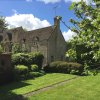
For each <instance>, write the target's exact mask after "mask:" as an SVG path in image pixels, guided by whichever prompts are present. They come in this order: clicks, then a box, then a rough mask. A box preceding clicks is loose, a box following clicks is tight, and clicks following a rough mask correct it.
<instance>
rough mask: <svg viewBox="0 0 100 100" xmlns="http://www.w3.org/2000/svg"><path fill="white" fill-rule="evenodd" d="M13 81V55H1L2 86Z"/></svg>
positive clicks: (0, 82) (0, 73)
mask: <svg viewBox="0 0 100 100" xmlns="http://www.w3.org/2000/svg"><path fill="white" fill-rule="evenodd" d="M11 80H12V67H11V55H10V54H0V85H1V84H5V83H7V82H10V81H11Z"/></svg>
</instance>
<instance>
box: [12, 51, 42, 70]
mask: <svg viewBox="0 0 100 100" xmlns="http://www.w3.org/2000/svg"><path fill="white" fill-rule="evenodd" d="M43 58H44V57H43V55H42V54H41V53H40V52H36V53H32V52H31V53H27V54H26V53H17V54H12V65H13V66H15V65H25V66H30V65H32V64H36V65H37V66H38V67H39V69H41V68H42V63H43Z"/></svg>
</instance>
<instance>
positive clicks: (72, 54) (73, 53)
mask: <svg viewBox="0 0 100 100" xmlns="http://www.w3.org/2000/svg"><path fill="white" fill-rule="evenodd" d="M66 58H68V60H69V61H74V62H75V61H76V59H77V57H76V51H75V50H73V49H69V50H68V51H67V52H66Z"/></svg>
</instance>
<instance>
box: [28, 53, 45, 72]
mask: <svg viewBox="0 0 100 100" xmlns="http://www.w3.org/2000/svg"><path fill="white" fill-rule="evenodd" d="M29 55H30V58H31V59H32V63H31V64H36V65H38V68H39V70H40V69H41V68H42V63H43V58H44V56H43V54H41V53H40V52H36V53H34V52H31V53H30V54H29Z"/></svg>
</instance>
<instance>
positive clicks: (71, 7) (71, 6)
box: [69, 2, 75, 10]
mask: <svg viewBox="0 0 100 100" xmlns="http://www.w3.org/2000/svg"><path fill="white" fill-rule="evenodd" d="M74 6H75V2H73V3H72V4H71V5H70V7H69V10H72V9H73V8H74Z"/></svg>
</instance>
